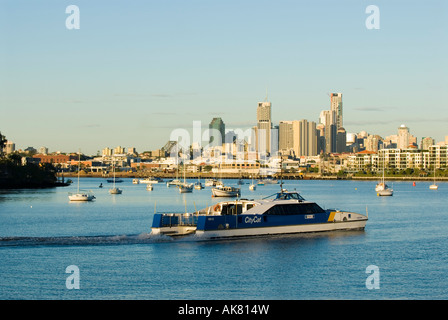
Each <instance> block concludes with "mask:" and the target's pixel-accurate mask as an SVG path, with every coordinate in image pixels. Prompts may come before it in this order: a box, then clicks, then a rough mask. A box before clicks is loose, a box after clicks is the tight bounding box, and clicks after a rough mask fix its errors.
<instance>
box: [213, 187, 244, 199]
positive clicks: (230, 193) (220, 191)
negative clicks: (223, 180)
mask: <svg viewBox="0 0 448 320" xmlns="http://www.w3.org/2000/svg"><path fill="white" fill-rule="evenodd" d="M240 195H241V189H240V188H235V187H229V186H224V185H219V186H216V187H215V188H212V196H213V197H239V196H240Z"/></svg>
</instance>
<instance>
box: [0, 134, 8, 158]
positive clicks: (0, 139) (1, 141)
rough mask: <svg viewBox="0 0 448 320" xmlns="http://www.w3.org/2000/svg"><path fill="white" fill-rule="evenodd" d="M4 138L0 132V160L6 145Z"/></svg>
mask: <svg viewBox="0 0 448 320" xmlns="http://www.w3.org/2000/svg"><path fill="white" fill-rule="evenodd" d="M6 141H8V140H6V137H5V136H4V135H2V133H1V132H0V158H1V157H3V148H4V147H5V145H6Z"/></svg>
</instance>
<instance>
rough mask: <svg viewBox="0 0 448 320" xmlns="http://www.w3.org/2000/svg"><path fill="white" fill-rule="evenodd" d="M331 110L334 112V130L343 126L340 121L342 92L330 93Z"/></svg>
mask: <svg viewBox="0 0 448 320" xmlns="http://www.w3.org/2000/svg"><path fill="white" fill-rule="evenodd" d="M330 101H331V111H333V112H334V114H335V117H336V118H335V123H334V124H335V125H336V130H337V129H339V128H342V127H343V121H342V93H332V94H331V95H330Z"/></svg>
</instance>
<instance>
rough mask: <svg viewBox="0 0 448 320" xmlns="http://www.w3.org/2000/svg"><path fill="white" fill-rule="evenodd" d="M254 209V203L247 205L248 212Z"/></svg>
mask: <svg viewBox="0 0 448 320" xmlns="http://www.w3.org/2000/svg"><path fill="white" fill-rule="evenodd" d="M253 207H254V205H253V203H248V204H246V210H249V209H252V208H253Z"/></svg>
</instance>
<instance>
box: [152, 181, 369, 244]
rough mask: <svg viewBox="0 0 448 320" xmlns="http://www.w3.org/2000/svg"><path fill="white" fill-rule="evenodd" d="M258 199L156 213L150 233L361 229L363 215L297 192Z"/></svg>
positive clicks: (217, 235) (228, 234)
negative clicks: (324, 204) (324, 205)
mask: <svg viewBox="0 0 448 320" xmlns="http://www.w3.org/2000/svg"><path fill="white" fill-rule="evenodd" d="M271 197H272V198H271V199H269V197H268V198H264V199H261V200H248V199H238V200H228V201H221V202H218V203H216V204H214V205H213V206H209V207H207V208H204V209H202V210H199V211H196V212H193V213H156V214H155V215H154V220H153V224H152V230H151V234H152V235H167V236H184V235H189V234H194V235H195V236H200V237H205V238H206V239H214V238H232V237H247V236H262V235H275V234H291V233H305V232H323V231H335V230H364V228H365V225H366V222H367V220H368V217H367V215H362V214H359V213H354V212H348V211H339V210H333V209H327V210H324V209H322V208H321V207H320V206H319V205H318V204H316V203H315V202H311V201H307V200H305V199H304V198H303V197H302V196H301V195H300V194H299V193H297V192H288V191H287V190H284V189H282V190H281V192H279V193H276V194H274V195H272V196H271Z"/></svg>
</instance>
